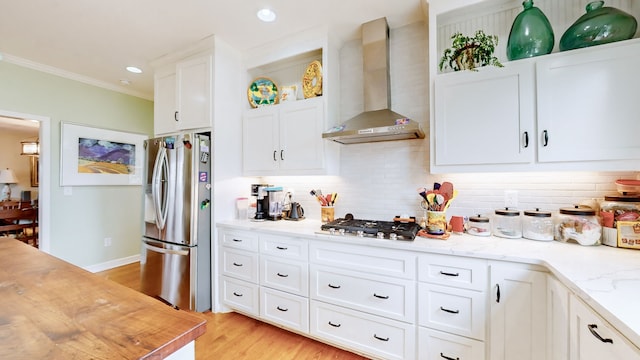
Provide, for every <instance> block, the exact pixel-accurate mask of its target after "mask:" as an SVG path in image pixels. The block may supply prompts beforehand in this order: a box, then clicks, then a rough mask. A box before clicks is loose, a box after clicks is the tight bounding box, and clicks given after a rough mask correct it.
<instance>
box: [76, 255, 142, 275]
mask: <svg viewBox="0 0 640 360" xmlns="http://www.w3.org/2000/svg"><path fill="white" fill-rule="evenodd" d="M138 261H140V255H139V254H138V255H132V256H129V257H126V258H120V259H115V260H111V261H107V262H104V263H101V264H95V265H90V266H86V267H84V269H85V270H87V271H90V272H92V273H97V272H100V271H105V270H109V269H113V268H116V267H118V266H123V265H129V264H133V263H134V262H138Z"/></svg>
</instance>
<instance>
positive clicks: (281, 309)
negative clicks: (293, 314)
mask: <svg viewBox="0 0 640 360" xmlns="http://www.w3.org/2000/svg"><path fill="white" fill-rule="evenodd" d="M276 309H278V310H280V311H289V309H287V308H281V307H280V306H277V307H276Z"/></svg>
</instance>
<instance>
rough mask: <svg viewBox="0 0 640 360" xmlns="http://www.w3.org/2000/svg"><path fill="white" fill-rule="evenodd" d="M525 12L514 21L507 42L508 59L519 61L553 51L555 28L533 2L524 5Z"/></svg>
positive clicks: (525, 2)
mask: <svg viewBox="0 0 640 360" xmlns="http://www.w3.org/2000/svg"><path fill="white" fill-rule="evenodd" d="M522 6H523V7H524V10H522V12H521V13H520V14H518V16H516V19H515V20H514V21H513V25H511V32H509V40H508V41H507V58H508V59H509V60H518V59H523V58H530V57H534V56H539V55H545V54H549V53H550V52H551V50H553V44H554V41H555V39H554V36H553V28H552V27H551V23H549V19H547V17H546V16H545V15H544V13H543V12H542V11H540V9H539V8H537V7H535V6H533V1H532V0H525V1H524V2H523V3H522Z"/></svg>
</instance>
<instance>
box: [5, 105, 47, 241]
mask: <svg viewBox="0 0 640 360" xmlns="http://www.w3.org/2000/svg"><path fill="white" fill-rule="evenodd" d="M0 118H7V119H8V120H14V121H11V123H13V124H14V125H15V126H20V125H24V126H25V127H29V124H33V123H32V122H37V125H38V131H37V134H35V136H37V139H38V141H39V143H40V155H39V160H38V170H37V179H35V180H36V183H37V184H38V185H37V187H38V197H37V198H38V234H39V235H38V237H39V243H40V246H39V249H40V250H42V251H44V252H49V250H50V248H51V237H50V233H51V119H50V118H49V117H46V116H40V115H33V114H25V113H18V112H13V111H7V110H2V109H0ZM22 121H24V123H23V124H21V122H22ZM7 122H9V121H7ZM31 127H33V125H31ZM2 130H3V131H5V128H2ZM11 156H14V155H11ZM15 156H16V157H25V156H23V155H20V153H16V154H15ZM25 161H26V159H25Z"/></svg>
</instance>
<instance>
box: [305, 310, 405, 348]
mask: <svg viewBox="0 0 640 360" xmlns="http://www.w3.org/2000/svg"><path fill="white" fill-rule="evenodd" d="M311 335H314V336H318V337H320V338H323V339H326V340H328V341H329V342H330V343H337V344H340V345H342V346H345V347H347V348H351V349H354V350H359V351H363V352H365V353H367V354H371V355H374V356H376V357H380V358H383V359H415V351H416V350H415V346H416V344H415V338H416V330H415V326H413V325H409V324H405V323H402V322H398V321H394V320H390V319H386V318H383V317H378V316H374V315H369V314H365V313H361V312H358V311H353V310H349V309H346V308H343V307H340V306H335V305H330V304H326V303H323V302H320V301H315V300H311Z"/></svg>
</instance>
